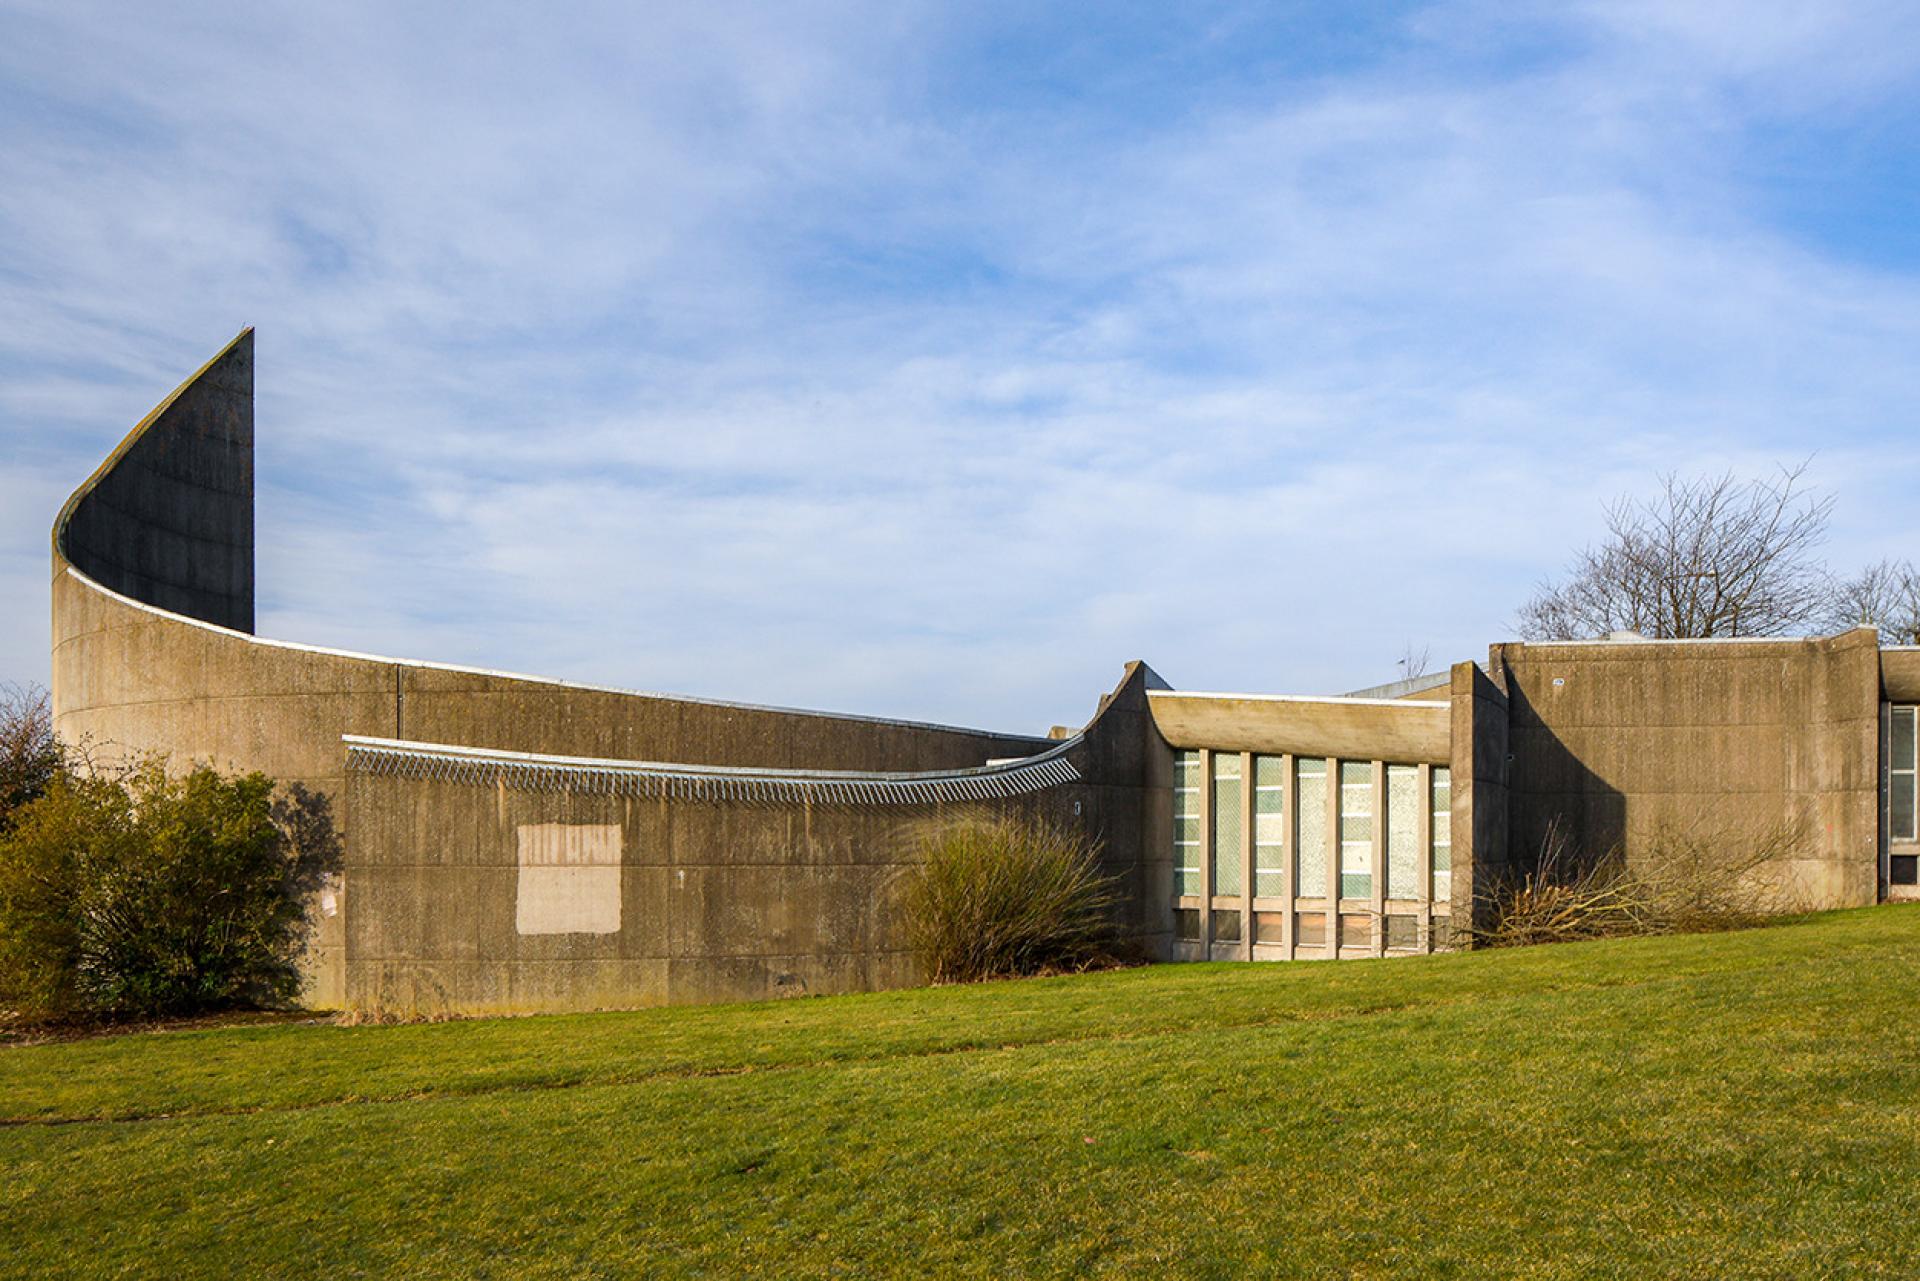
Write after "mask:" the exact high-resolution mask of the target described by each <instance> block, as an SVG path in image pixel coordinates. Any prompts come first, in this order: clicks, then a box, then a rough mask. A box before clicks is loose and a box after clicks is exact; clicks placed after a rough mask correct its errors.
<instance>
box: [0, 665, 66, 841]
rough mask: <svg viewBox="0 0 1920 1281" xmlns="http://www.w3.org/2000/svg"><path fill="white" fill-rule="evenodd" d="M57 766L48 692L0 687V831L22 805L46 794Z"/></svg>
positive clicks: (51, 707)
mask: <svg viewBox="0 0 1920 1281" xmlns="http://www.w3.org/2000/svg"><path fill="white" fill-rule="evenodd" d="M60 766H61V752H60V744H59V742H58V740H56V739H55V738H54V736H53V705H52V703H51V702H50V701H49V700H48V698H47V691H46V690H44V689H41V688H39V687H38V686H31V685H0V831H3V830H5V829H6V828H7V827H8V826H9V824H10V822H11V818H12V815H13V814H14V813H15V812H16V811H17V810H19V809H20V808H21V807H22V806H23V805H26V804H27V803H28V802H29V801H32V800H35V799H36V798H38V797H40V796H41V795H43V794H45V792H46V790H47V788H48V787H50V786H51V785H52V784H53V776H54V775H55V774H56V773H58V772H59V770H60Z"/></svg>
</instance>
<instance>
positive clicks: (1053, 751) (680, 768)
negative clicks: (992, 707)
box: [340, 734, 1085, 781]
mask: <svg viewBox="0 0 1920 1281" xmlns="http://www.w3.org/2000/svg"><path fill="white" fill-rule="evenodd" d="M1084 737H1085V735H1083V734H1076V735H1074V736H1073V737H1072V738H1068V739H1061V740H1059V741H1057V742H1055V743H1054V745H1053V746H1052V747H1051V748H1049V749H1048V750H1047V751H1044V752H1036V753H1034V754H1033V755H1032V756H1021V757H1017V758H1015V759H1013V760H1010V761H1005V762H1003V763H1001V764H997V765H976V766H973V767H971V768H968V769H955V770H903V771H883V770H808V769H785V768H782V767H780V766H777V765H689V764H681V763H679V762H675V761H636V760H621V759H618V758H615V757H606V756H552V755H548V754H546V753H542V752H515V751H509V750H506V749H504V748H497V747H469V746H465V745H463V744H459V743H423V742H418V741H415V740H413V739H405V738H373V737H369V736H367V735H365V734H342V735H341V736H340V741H341V742H342V743H345V744H346V745H347V746H348V747H350V748H351V747H364V748H370V749H373V750H376V751H389V752H409V753H414V754H417V755H423V756H453V757H460V758H462V759H465V760H476V761H511V762H516V763H522V764H531V765H554V766H563V767H567V768H571V769H599V770H609V771H614V772H619V771H621V770H626V771H631V772H648V773H655V772H670V773H675V774H702V775H713V776H717V777H734V776H741V775H753V776H756V777H761V778H767V777H775V778H801V779H822V780H827V781H840V780H852V781H861V780H879V779H886V780H895V779H944V778H973V777H978V776H980V775H983V774H1004V773H1009V772H1011V771H1014V770H1018V769H1024V768H1026V767H1027V766H1029V765H1036V764H1039V763H1040V762H1042V761H1045V760H1049V759H1051V758H1053V757H1056V756H1060V755H1063V754H1064V753H1066V752H1067V751H1068V750H1070V749H1072V748H1075V747H1078V746H1079V745H1080V741H1081V739H1082V738H1084Z"/></svg>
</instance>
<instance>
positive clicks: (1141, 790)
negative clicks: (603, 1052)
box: [346, 664, 1170, 1015]
mask: <svg viewBox="0 0 1920 1281" xmlns="http://www.w3.org/2000/svg"><path fill="white" fill-rule="evenodd" d="M1150 679H1151V673H1149V672H1147V671H1146V669H1145V668H1143V667H1141V666H1139V665H1137V664H1136V665H1134V667H1133V668H1131V669H1130V670H1129V672H1128V674H1127V677H1126V679H1125V681H1123V683H1122V685H1121V686H1120V688H1119V689H1118V690H1117V691H1116V692H1115V694H1114V695H1113V696H1111V697H1110V698H1109V699H1107V700H1106V701H1105V703H1104V704H1103V710H1102V711H1101V713H1100V714H1099V715H1098V716H1097V717H1096V719H1095V721H1094V722H1093V723H1092V724H1091V725H1089V727H1088V729H1087V730H1086V731H1085V732H1084V733H1083V735H1082V736H1081V737H1080V738H1079V739H1077V740H1075V741H1074V742H1072V743H1071V745H1068V746H1064V747H1062V748H1061V750H1060V759H1064V760H1066V761H1069V762H1071V764H1072V771H1071V772H1072V773H1073V774H1075V775H1078V777H1077V778H1075V779H1073V780H1072V781H1070V782H1066V783H1059V784H1049V785H1045V786H1041V787H1040V788H1039V790H1036V791H1031V792H1027V793H1023V794H1019V795H1014V796H1011V797H1008V798H1005V799H1001V800H992V801H970V802H954V803H925V804H919V803H916V804H895V803H889V802H887V801H885V800H884V799H877V798H875V797H872V796H870V797H869V798H868V799H865V800H849V799H839V800H826V801H821V800H816V799H812V798H813V797H814V796H821V795H828V794H839V795H842V796H844V793H845V791H846V790H848V789H851V790H853V791H855V792H869V793H877V792H878V791H879V790H880V785H879V784H878V783H876V782H871V781H870V782H866V783H862V782H859V781H857V780H856V781H852V782H845V783H844V784H842V785H835V784H831V783H828V782H823V781H821V776H819V775H817V774H814V775H810V776H809V777H808V779H807V780H803V781H795V780H793V779H791V778H787V777H780V778H776V779H774V780H773V781H772V782H769V781H768V776H755V775H751V774H748V773H744V772H742V773H740V774H738V775H737V776H735V777H733V778H732V779H729V778H728V777H726V776H723V775H702V776H698V777H697V779H693V780H689V779H687V778H685V777H681V778H678V779H675V778H673V777H671V776H667V775H664V774H640V773H636V771H644V770H647V769H649V768H650V767H641V766H633V765H628V764H626V763H622V762H615V761H606V762H581V761H558V760H554V759H552V758H533V759H532V760H528V759H527V758H513V759H505V758H497V757H487V756H485V755H483V754H461V755H459V756H458V757H457V759H456V761H455V766H456V767H455V768H431V767H428V766H424V765H423V766H421V767H420V768H418V769H413V770H411V771H410V772H408V773H394V772H380V771H378V770H376V769H374V768H371V767H370V766H368V765H363V764H360V763H359V762H362V761H368V760H371V759H372V757H371V752H372V751H373V750H374V749H373V748H371V747H369V746H362V745H357V744H356V745H351V747H352V750H353V753H354V755H353V759H354V760H355V762H356V764H355V767H354V768H352V769H350V770H349V773H348V782H347V796H348V810H349V814H350V818H351V823H352V827H353V843H352V855H351V862H350V865H349V868H348V879H349V882H350V883H351V884H352V886H353V889H354V902H353V909H352V911H351V913H350V915H349V918H348V934H347V966H346V999H347V1004H348V1005H349V1006H350V1007H351V1008H354V1009H358V1010H364V1011H373V1012H381V1013H390V1014H400V1015H421V1014H436V1013H445V1012H466V1013H488V1012H506V1011H515V1012H524V1011H535V1010H559V1009H572V1010H578V1009H594V1008H613V1007H622V1006H636V1005H649V1004H666V1003H674V1004H681V1003H700V1002H709V1001H727V1000H756V999H762V998H767V997H775V996H788V995H794V996H797V995H806V994H818V993H827V992H847V991H864V990H870V989H875V988H886V987H896V986H901V985H905V984H910V983H914V982H918V981H920V979H921V975H920V972H919V970H918V968H917V966H916V964H915V962H914V960H913V957H912V956H911V955H910V953H909V949H908V936H907V923H906V920H905V918H904V916H903V913H902V908H901V903H902V890H903V887H904V885H905V883H906V878H907V877H908V876H909V875H910V874H911V871H912V867H913V864H914V861H915V858H916V842H917V840H918V838H920V837H921V836H922V835H923V834H924V833H925V832H926V831H927V830H928V829H929V827H931V826H937V825H938V824H939V823H940V822H942V821H944V820H948V819H951V818H954V817H957V816H960V815H963V814H968V813H976V812H981V811H990V812H1006V811H1011V812H1018V813H1024V814H1031V815H1035V816H1039V817H1044V818H1046V819H1047V820H1049V821H1051V822H1054V823H1057V824H1060V825H1063V826H1068V827H1072V828H1074V829H1077V830H1081V831H1084V832H1086V833H1087V834H1088V835H1090V836H1092V837H1093V838H1094V839H1096V840H1097V841H1099V842H1100V843H1101V847H1102V850H1103V870H1104V871H1106V873H1107V874H1108V875H1110V876H1112V877H1113V878H1114V879H1115V881H1116V882H1117V884H1118V886H1119V888H1120V900H1121V914H1122V922H1123V925H1124V928H1125V930H1126V932H1127V933H1128V935H1130V936H1131V937H1133V938H1134V939H1136V940H1137V941H1138V942H1139V944H1140V946H1142V947H1143V948H1145V949H1148V950H1153V949H1160V950H1164V948H1165V944H1166V935H1167V933H1168V932H1169V930H1170V920H1169V919H1168V915H1169V914H1168V912H1167V911H1166V910H1165V909H1164V907H1162V906H1161V905H1162V904H1164V903H1166V902H1167V899H1168V896H1167V895H1166V894H1164V893H1163V894H1161V895H1160V897H1159V898H1158V899H1156V900H1155V901H1154V907H1155V909H1156V910H1152V911H1148V910H1146V900H1145V898H1144V891H1143V887H1144V886H1147V885H1151V884H1155V883H1157V882H1156V878H1157V877H1158V878H1160V879H1165V876H1167V875H1170V873H1165V874H1163V873H1162V872H1161V870H1160V869H1158V868H1157V867H1156V866H1154V863H1155V860H1151V859H1146V858H1143V857H1142V832H1143V829H1144V827H1145V826H1146V824H1147V823H1148V821H1149V818H1148V811H1149V798H1148V794H1147V789H1146V788H1145V787H1144V786H1143V785H1142V784H1143V781H1144V777H1145V771H1146V768H1147V767H1146V761H1147V752H1146V750H1145V749H1146V748H1147V747H1148V746H1149V744H1148V743H1147V741H1146V740H1145V738H1144V735H1146V734H1148V733H1150V732H1151V723H1150V721H1149V719H1148V717H1147V714H1146V709H1145V706H1144V701H1145V700H1144V692H1143V691H1144V686H1145V684H1146V683H1147V682H1148V681H1149V680H1150ZM411 746H412V749H413V750H416V751H418V753H419V754H420V757H421V758H422V759H425V758H427V757H429V756H431V755H432V754H433V752H434V749H432V748H430V747H427V746H426V745H411ZM408 748H409V745H405V744H388V745H383V747H382V748H381V749H380V750H389V749H391V750H394V751H395V752H396V753H398V752H401V751H405V750H407V749H408ZM441 755H442V756H445V754H444V753H442V754H441ZM489 761H497V762H498V764H497V765H489V764H488V762H489ZM474 763H477V764H478V772H475V771H474V769H471V768H469V766H470V765H472V764H474ZM499 766H505V767H506V768H504V769H502V768H499ZM542 770H544V771H547V772H546V773H544V774H542V773H536V772H534V771H542ZM489 771H491V772H489ZM999 772H1000V774H1002V775H1010V774H1015V773H1021V772H1026V773H1032V772H1033V767H1031V766H1026V767H1018V766H1016V767H1004V768H1003V769H1002V770H1001V771H999ZM568 775H571V776H572V779H573V781H572V782H571V783H569V782H567V781H565V780H566V777H567V776H568ZM982 775H983V772H981V771H975V772H973V775H972V779H973V780H974V781H976V782H977V781H978V780H979V779H980V778H981V777H982ZM927 777H929V776H925V775H922V776H917V777H916V776H889V779H890V781H894V782H901V781H910V782H912V783H914V784H915V785H919V784H920V783H921V782H922V781H924V780H925V779H926V778H927ZM945 777H947V778H949V779H951V778H952V777H953V776H952V775H947V776H945ZM966 781H967V780H962V783H965V782H966ZM802 789H811V791H809V792H807V794H805V795H801V794H799V793H800V792H801V791H802ZM636 793H639V794H636ZM1161 861H1164V860H1161Z"/></svg>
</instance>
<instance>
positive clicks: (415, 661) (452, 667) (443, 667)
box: [61, 555, 1055, 743]
mask: <svg viewBox="0 0 1920 1281" xmlns="http://www.w3.org/2000/svg"><path fill="white" fill-rule="evenodd" d="M61 559H62V560H63V561H65V562H66V563H65V565H64V567H63V569H62V571H61V572H62V573H66V574H71V575H72V576H73V578H74V579H75V581H77V582H80V583H83V584H85V585H86V586H88V587H91V588H92V589H93V590H94V591H97V592H99V593H100V594H101V595H103V596H108V597H111V598H112V599H114V600H116V601H119V602H120V603H121V604H123V605H130V606H132V607H133V608H134V609H137V610H140V611H142V612H144V613H148V614H152V615H153V616H154V617H156V618H164V619H166V620H168V621H169V622H175V623H185V624H186V625H187V626H189V627H198V628H200V629H201V630H203V631H209V632H217V633H218V634H220V635H222V636H231V637H233V638H234V639H236V640H243V641H246V642H247V643H248V644H250V645H266V646H269V647H271V648H273V649H285V650H292V651H293V652H295V653H299V654H324V655H326V656H328V657H330V658H352V659H358V660H359V661H361V662H365V663H388V664H391V665H393V666H395V667H414V668H419V669H421V670H423V671H435V672H457V673H459V674H460V675H463V676H497V677H499V678H500V679H502V680H511V681H525V682H527V683H528V684H531V685H550V686H554V687H556V688H559V689H578V690H585V691H587V692H589V693H594V694H624V695H627V696H629V697H634V698H658V699H662V700H665V701H667V702H672V703H697V704H699V705H700V706H703V707H728V708H733V709H736V710H738V711H743V712H777V713H779V714H781V715H784V716H818V717H821V718H823V719H825V720H834V721H857V722H860V723H861V724H865V725H894V726H898V727H900V728H902V729H931V730H941V731H944V732H946V733H949V734H972V735H975V736H976V737H979V738H1007V739H1024V740H1030V741H1032V742H1036V743H1050V742H1053V741H1055V740H1053V739H1050V738H1048V737H1046V736H1045V735H1044V734H1001V733H998V732H996V731H994V730H985V729H969V728H967V727H966V726H964V725H939V724H936V723H934V722H932V721H903V720H895V719H893V718H892V717H887V716H857V715H855V714H854V713H852V712H820V711H814V710H812V709H810V708H805V707H775V706H771V705H768V704H764V703H739V702H733V701H730V700H728V699H723V698H700V697H698V696H696V695H693V694H661V693H656V692H655V691H652V690H644V689H623V688H621V687H619V686H617V685H589V684H586V683H584V682H581V681H569V680H561V679H559V678H557V677H553V676H528V675H526V674H525V673H522V672H503V671H498V670H496V669H494V668H490V667H462V666H461V665H459V664H458V663H436V662H432V661H430V660H427V659H419V658H389V657H387V656H385V655H383V654H364V653H361V652H359V651H358V650H351V649H330V648H328V647H327V646H325V645H303V644H301V643H300V642H298V641H285V640H274V639H272V638H270V637H266V636H255V635H254V634H253V633H251V632H242V631H237V630H235V629H234V628H231V627H222V626H220V624H218V623H209V622H207V621H206V620H205V619H202V618H193V617H190V616H189V615H186V614H176V613H174V612H173V611H172V610H167V609H161V608H160V607H159V606H158V605H149V604H147V603H146V602H145V601H141V600H135V599H134V598H133V597H131V596H123V595H121V594H120V593H119V592H116V591H114V590H113V589H112V588H111V587H107V586H104V585H103V584H100V583H97V582H95V581H94V580H93V579H91V578H89V577H87V575H86V574H85V573H83V572H81V570H80V569H79V567H78V566H76V565H74V564H73V563H72V562H71V561H66V558H65V556H64V555H63V556H62V557H61Z"/></svg>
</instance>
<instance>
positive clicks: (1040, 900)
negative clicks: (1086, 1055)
mask: <svg viewBox="0 0 1920 1281" xmlns="http://www.w3.org/2000/svg"><path fill="white" fill-rule="evenodd" d="M916 845H917V850H916V852H917V854H918V856H919V862H918V865H917V866H916V867H915V868H914V871H913V874H912V877H911V879H910V880H909V881H908V883H907V888H906V912H907V930H908V937H909V940H910V942H911V945H912V947H913V950H914V953H915V954H916V955H917V956H918V957H919V958H920V961H921V963H922V964H923V965H924V966H925V967H926V973H927V976H928V978H930V979H931V980H932V981H933V982H935V983H965V982H973V981H975V980H979V979H988V978H1003V977H1011V976H1014V975H1022V974H1037V973H1042V972H1045V971H1049V970H1083V969H1087V968H1090V967H1092V966H1096V965H1100V964H1105V963H1110V962H1111V961H1112V959H1113V956H1114V950H1115V948H1114V944H1115V936H1114V927H1113V911H1114V907H1115V902H1116V899H1115V894H1114V888H1113V885H1112V882H1111V881H1109V880H1108V879H1107V878H1105V877H1103V876H1101V874H1100V870H1099V849H1098V846H1097V845H1095V844H1094V843H1093V842H1092V841H1090V840H1089V839H1088V838H1087V837H1085V836H1083V835H1081V834H1079V833H1076V832H1067V831H1063V830H1061V829H1059V828H1057V827H1054V826H1052V825H1050V824H1047V823H1045V822H1042V821H1040V820H1038V819H1022V818H991V817H969V818H963V819H960V820H958V821H954V822H950V823H947V824H945V825H941V826H937V827H932V828H929V829H926V830H925V831H923V832H922V833H921V835H920V836H919V838H918V840H917V841H916Z"/></svg>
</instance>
